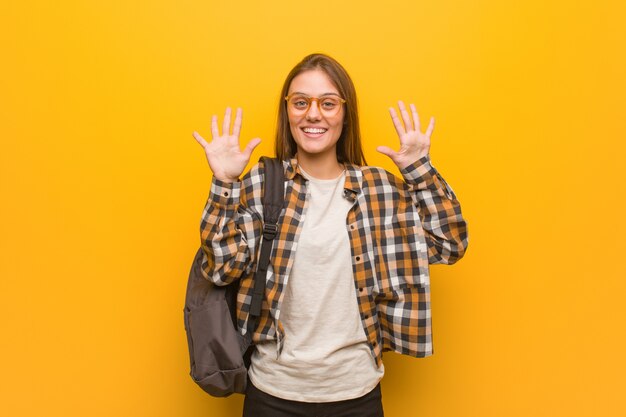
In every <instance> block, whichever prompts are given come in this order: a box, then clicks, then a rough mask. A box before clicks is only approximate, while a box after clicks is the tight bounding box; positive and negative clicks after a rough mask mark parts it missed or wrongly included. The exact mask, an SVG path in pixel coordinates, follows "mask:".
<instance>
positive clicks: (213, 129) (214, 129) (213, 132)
mask: <svg viewBox="0 0 626 417" xmlns="http://www.w3.org/2000/svg"><path fill="white" fill-rule="evenodd" d="M211 135H212V136H213V140H215V139H217V138H218V137H219V136H220V131H219V129H218V128H217V115H216V114H214V115H213V117H211Z"/></svg>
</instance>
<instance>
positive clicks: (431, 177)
mask: <svg viewBox="0 0 626 417" xmlns="http://www.w3.org/2000/svg"><path fill="white" fill-rule="evenodd" d="M400 173H401V174H402V176H403V178H404V180H405V182H406V183H407V184H408V185H409V187H410V190H411V196H412V198H413V201H414V203H415V205H416V206H417V208H418V211H419V216H420V220H421V222H422V227H423V228H424V232H425V236H426V243H427V245H428V262H429V263H431V264H450V265H451V264H453V263H455V262H456V261H458V260H459V259H461V258H462V257H463V255H464V254H465V250H466V248H467V244H468V234H467V223H466V221H465V219H463V216H462V214H461V205H460V203H459V201H458V200H457V198H456V195H455V193H454V191H453V190H452V188H451V187H450V186H449V185H448V183H446V181H445V180H444V179H443V177H442V176H441V174H439V172H437V170H436V169H435V168H434V167H433V166H432V164H431V162H430V158H429V156H424V157H422V158H420V159H418V160H417V161H415V162H414V163H412V164H411V165H409V166H407V167H405V168H404V169H402V170H400Z"/></svg>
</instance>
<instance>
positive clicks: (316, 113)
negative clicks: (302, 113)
mask: <svg viewBox="0 0 626 417" xmlns="http://www.w3.org/2000/svg"><path fill="white" fill-rule="evenodd" d="M306 118H307V120H319V119H321V118H322V115H321V114H320V108H319V104H318V101H317V99H313V100H311V105H310V106H309V108H308V109H307V111H306Z"/></svg>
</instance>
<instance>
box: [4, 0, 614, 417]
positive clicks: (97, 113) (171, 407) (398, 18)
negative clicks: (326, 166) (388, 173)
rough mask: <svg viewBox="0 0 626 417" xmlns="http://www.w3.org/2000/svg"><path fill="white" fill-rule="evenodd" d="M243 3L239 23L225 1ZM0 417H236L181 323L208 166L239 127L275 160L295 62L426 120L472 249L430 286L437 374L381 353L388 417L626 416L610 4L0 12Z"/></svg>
mask: <svg viewBox="0 0 626 417" xmlns="http://www.w3.org/2000/svg"><path fill="white" fill-rule="evenodd" d="M235 5H236V6H235ZM0 16H1V17H0V35H1V36H0V45H1V49H0V50H1V51H2V52H1V56H2V67H1V69H0V71H1V74H0V75H1V76H0V138H1V140H2V147H1V148H0V170H1V178H0V180H1V184H2V186H1V191H2V196H3V198H2V204H1V206H0V222H1V228H2V229H1V238H0V239H1V247H0V253H1V256H2V258H1V261H2V262H1V268H2V269H1V271H0V272H1V280H0V297H1V299H0V317H1V318H0V320H1V323H2V328H1V331H2V342H1V343H0V369H1V374H2V377H1V378H0V414H1V415H5V416H150V417H152V416H238V415H240V410H241V405H242V398H241V397H233V398H230V399H227V400H220V399H213V398H210V397H208V396H207V395H205V394H204V393H203V392H202V391H200V389H199V388H197V387H196V386H195V385H194V384H193V383H192V381H191V379H190V378H189V376H188V374H187V372H188V357H187V351H186V349H187V347H186V339H185V334H184V329H183V322H182V306H183V298H184V290H185V284H186V282H185V280H186V275H187V272H188V268H189V265H190V262H191V260H192V257H193V255H194V253H195V250H196V248H197V246H198V243H199V230H198V227H199V221H200V215H201V211H202V208H203V206H204V201H205V199H206V196H207V194H208V186H209V181H210V171H209V168H208V165H207V163H206V160H205V157H204V154H203V152H202V150H201V148H200V147H199V146H198V144H197V143H196V142H195V140H194V139H193V138H192V136H191V132H192V131H193V130H197V131H199V132H200V133H202V134H204V135H205V136H206V137H208V136H209V133H210V117H211V114H213V113H218V114H220V115H222V114H223V111H224V108H225V107H226V106H227V105H231V106H242V107H243V108H244V114H245V115H244V127H243V132H242V135H243V139H244V141H247V140H249V139H250V138H252V137H254V136H260V137H261V138H263V143H262V145H261V147H260V148H259V149H258V150H257V151H256V152H255V155H254V159H255V160H256V159H258V157H259V156H260V155H262V154H269V153H270V152H271V150H272V146H271V143H272V134H273V129H274V119H275V114H276V110H275V109H276V107H277V100H278V93H279V89H280V86H281V84H282V81H283V79H284V77H285V76H286V74H287V72H288V71H289V69H290V68H291V67H292V66H293V65H294V64H295V63H296V62H297V61H298V60H299V59H301V58H302V57H303V56H304V55H306V54H308V53H311V52H314V51H321V52H326V53H328V54H330V55H332V56H334V57H336V58H337V59H338V60H339V61H340V62H341V63H343V64H344V66H345V67H346V68H347V69H348V71H349V72H350V74H351V75H352V77H353V79H354V81H355V83H356V86H357V91H358V93H359V100H360V101H359V105H360V110H361V115H362V130H363V132H364V140H365V144H364V145H365V149H366V156H367V158H368V162H369V163H370V164H371V165H380V166H384V167H385V168H387V169H389V170H392V171H393V172H397V170H396V169H395V167H394V166H393V165H392V163H391V162H390V161H389V160H387V159H386V157H384V156H382V155H379V154H377V153H376V151H375V148H376V146H378V145H380V144H387V145H390V146H396V143H397V138H396V136H395V132H394V129H393V126H392V124H391V122H390V119H389V115H388V112H387V108H388V107H389V106H391V105H393V104H394V103H395V102H396V101H397V100H398V99H403V100H405V101H406V102H414V103H415V104H416V105H417V108H418V110H419V111H420V112H421V115H422V117H423V119H424V120H426V119H427V118H428V117H430V116H431V115H435V116H436V119H437V126H436V128H435V133H434V135H433V140H432V151H431V156H432V160H433V163H434V165H435V166H436V167H437V168H438V169H439V170H440V171H441V172H442V173H443V175H444V177H445V178H446V179H447V180H448V182H449V183H450V184H451V185H452V187H453V188H454V190H455V191H456V193H457V194H458V196H459V199H460V201H461V202H462V205H463V210H464V214H465V216H466V217H467V219H468V222H469V231H470V246H469V250H468V252H467V254H466V257H465V259H463V260H462V261H460V262H459V263H458V264H457V265H455V266H453V267H443V266H437V267H433V268H432V269H431V271H432V291H433V298H432V307H433V320H434V344H435V345H434V346H435V355H434V356H433V357H430V358H427V359H412V358H408V357H401V356H397V355H394V354H387V355H386V356H385V358H384V359H385V363H386V369H387V375H386V376H385V379H384V382H383V396H384V405H385V409H386V413H387V414H386V415H387V416H390V417H394V416H398V417H400V416H402V417H404V416H431V417H435V416H481V417H483V416H617V415H624V413H625V412H626V404H625V402H624V400H623V391H624V374H625V371H626V369H625V366H624V365H625V364H624V350H625V347H626V346H625V343H624V318H625V314H624V313H625V309H624V304H626V303H625V302H624V298H625V297H624V295H625V294H624V290H625V289H626V288H625V284H624V278H625V277H626V268H625V266H624V256H623V252H624V249H625V248H626V245H625V243H624V236H625V235H626V228H625V227H624V220H623V216H624V213H625V212H626V207H625V204H624V200H625V197H624V196H625V195H626V193H625V186H624V183H625V181H624V180H625V179H626V178H625V175H624V173H625V171H624V163H623V162H622V159H623V156H624V151H625V150H626V147H625V145H624V143H625V141H626V125H625V119H626V118H625V116H626V111H625V109H626V105H625V104H626V103H625V99H624V97H626V82H625V75H626V65H625V60H626V58H625V55H624V50H625V49H624V48H625V45H626V30H625V29H624V21H626V8H625V3H624V2H623V1H618V0H615V1H575V2H572V1H552V2H547V4H546V2H545V1H539V0H528V1H525V2H508V1H498V0H482V1H462V0H448V1H428V2H426V1H415V0H401V1H400V0H391V1H385V2H382V3H378V2H372V3H364V2H362V1H359V2H357V1H354V2H342V1H328V2H327V1H313V2H294V1H268V2H256V1H255V2H242V1H226V0H224V1H211V2H203V1H187V0H177V1H173V0H170V1H164V0H155V1H143V2H140V1H129V0H123V1H122V0H112V1H100V2H95V1H92V2H89V1H77V0H74V1H62V2H58V3H57V2H43V1H23V2H18V1H13V2H3V4H2V6H0Z"/></svg>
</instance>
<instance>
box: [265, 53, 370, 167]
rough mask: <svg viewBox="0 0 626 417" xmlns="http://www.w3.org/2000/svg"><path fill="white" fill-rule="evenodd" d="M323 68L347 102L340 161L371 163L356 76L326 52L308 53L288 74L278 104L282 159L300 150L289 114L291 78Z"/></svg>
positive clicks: (277, 145) (278, 143)
mask: <svg viewBox="0 0 626 417" xmlns="http://www.w3.org/2000/svg"><path fill="white" fill-rule="evenodd" d="M310 70H321V71H323V72H324V73H326V75H327V76H328V78H330V81H331V82H332V83H333V85H334V86H335V88H337V90H339V94H340V95H341V97H343V98H344V99H345V100H346V102H345V103H344V104H343V106H344V110H345V112H344V119H343V127H342V129H341V136H339V140H338V141H337V161H338V162H340V163H343V162H349V163H352V164H356V165H360V166H363V165H367V162H366V161H365V155H363V149H362V147H361V130H360V128H359V114H358V110H357V101H356V90H355V89H354V84H353V83H352V79H350V76H349V75H348V73H347V72H346V70H345V69H344V68H343V67H342V66H341V64H339V62H337V61H336V60H335V59H333V58H331V57H330V56H328V55H325V54H311V55H307V56H305V57H304V58H303V59H302V61H300V62H299V63H298V64H297V65H296V66H295V67H294V68H293V69H292V70H291V72H289V75H287V79H286V80H285V83H284V84H283V89H282V91H281V93H280V102H279V107H278V122H277V126H276V140H275V142H274V146H275V151H276V156H277V157H278V158H279V159H280V160H284V159H289V158H292V157H293V156H294V155H295V154H296V151H297V145H296V142H295V140H294V139H293V135H292V134H291V129H290V128H289V116H288V114H287V102H286V101H285V100H284V97H285V96H286V95H287V93H288V92H289V86H290V85H291V81H292V80H293V79H294V78H295V77H296V76H297V75H299V74H301V73H303V72H305V71H310Z"/></svg>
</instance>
